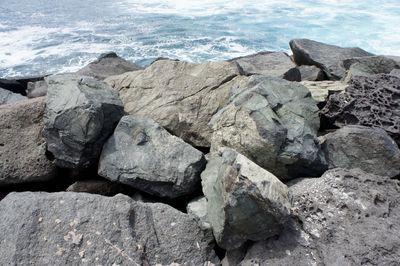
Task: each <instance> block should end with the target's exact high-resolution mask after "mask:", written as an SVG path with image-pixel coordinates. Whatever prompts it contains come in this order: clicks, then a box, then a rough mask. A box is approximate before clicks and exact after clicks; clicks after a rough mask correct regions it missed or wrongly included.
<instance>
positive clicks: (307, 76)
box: [297, 65, 325, 81]
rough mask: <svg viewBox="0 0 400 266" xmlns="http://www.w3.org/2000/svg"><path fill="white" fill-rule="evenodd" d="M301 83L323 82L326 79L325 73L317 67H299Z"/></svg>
mask: <svg viewBox="0 0 400 266" xmlns="http://www.w3.org/2000/svg"><path fill="white" fill-rule="evenodd" d="M297 69H298V70H299V72H300V77H301V81H321V80H324V79H325V74H324V71H322V70H321V69H320V68H318V67H316V66H306V65H303V66H298V67H297Z"/></svg>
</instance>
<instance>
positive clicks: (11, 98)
mask: <svg viewBox="0 0 400 266" xmlns="http://www.w3.org/2000/svg"><path fill="white" fill-rule="evenodd" d="M26 99H28V98H27V97H25V96H22V95H21V94H18V93H13V92H11V91H9V90H5V89H2V88H0V105H1V104H9V103H16V102H19V101H23V100H26Z"/></svg>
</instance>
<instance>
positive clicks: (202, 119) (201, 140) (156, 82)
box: [106, 60, 240, 147]
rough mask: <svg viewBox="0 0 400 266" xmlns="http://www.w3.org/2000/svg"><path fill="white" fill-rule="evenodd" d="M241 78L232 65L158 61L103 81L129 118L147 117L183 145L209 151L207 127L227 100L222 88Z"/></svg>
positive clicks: (227, 92) (227, 93)
mask: <svg viewBox="0 0 400 266" xmlns="http://www.w3.org/2000/svg"><path fill="white" fill-rule="evenodd" d="M239 74H240V70H239V68H238V66H237V65H236V64H235V63H228V62H207V63H204V64H192V63H187V62H181V61H174V60H159V61H156V62H154V63H152V64H151V65H150V66H149V67H147V68H146V69H144V70H142V71H134V72H129V73H126V74H122V75H119V76H114V77H110V78H108V79H106V82H108V83H109V84H111V85H112V86H113V87H114V88H115V89H117V90H118V91H119V95H120V97H121V99H122V102H123V103H124V106H125V111H127V112H128V113H129V114H135V115H140V116H144V117H149V118H151V119H153V120H155V121H156V122H157V123H159V124H160V125H161V126H163V127H165V128H166V129H167V130H168V131H170V132H172V134H174V135H175V136H178V137H180V138H182V139H183V140H184V141H186V142H188V143H190V144H193V145H194V146H199V147H209V146H210V137H211V130H210V129H209V128H208V126H207V124H208V122H209V121H210V119H211V117H212V115H213V114H215V113H216V112H217V111H218V110H219V109H221V108H222V107H223V106H224V105H225V104H226V102H228V100H229V98H230V92H231V87H230V86H223V85H224V84H225V85H226V83H228V82H229V81H230V80H232V79H234V78H235V77H236V76H238V75H239Z"/></svg>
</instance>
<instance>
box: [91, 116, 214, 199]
mask: <svg viewBox="0 0 400 266" xmlns="http://www.w3.org/2000/svg"><path fill="white" fill-rule="evenodd" d="M205 164H206V160H205V158H204V155H203V153H201V152H200V151H198V150H196V149H195V148H193V147H192V146H190V145H189V144H187V143H185V142H184V141H183V140H182V139H180V138H178V137H176V136H173V135H171V134H170V133H169V132H168V131H166V130H165V129H164V128H162V127H161V126H160V125H159V124H157V123H156V122H154V121H153V120H151V119H147V118H140V117H135V116H132V115H128V116H124V117H123V118H122V119H121V121H120V122H119V124H118V126H117V128H116V129H115V132H114V134H113V135H112V136H111V137H110V139H109V140H108V141H107V142H106V143H105V145H104V147H103V151H102V154H101V158H100V162H99V171H98V173H99V175H100V176H103V177H105V178H107V179H110V180H112V181H117V182H121V183H123V184H126V185H130V186H132V187H134V188H136V189H139V190H141V191H144V192H147V193H150V194H153V195H156V196H160V197H168V198H176V197H179V196H183V195H187V194H190V193H191V192H193V191H194V190H196V188H198V187H199V185H200V173H201V171H202V170H203V169H204V167H205Z"/></svg>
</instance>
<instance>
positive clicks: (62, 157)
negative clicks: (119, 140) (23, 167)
mask: <svg viewBox="0 0 400 266" xmlns="http://www.w3.org/2000/svg"><path fill="white" fill-rule="evenodd" d="M46 82H47V84H48V94H47V108H46V113H45V117H44V122H45V128H44V131H43V135H44V138H45V139H46V142H47V148H48V150H49V151H50V152H51V153H52V154H53V155H54V157H55V162H56V164H57V165H58V166H60V167H65V168H85V167H88V166H90V165H92V164H93V163H95V162H97V160H98V157H99V156H100V153H101V149H102V147H103V144H104V142H105V141H106V140H107V138H108V137H109V136H110V135H111V134H112V132H113V130H114V128H115V126H116V125H117V123H118V121H119V120H120V118H121V117H122V116H123V115H124V111H123V106H122V102H121V100H120V99H119V98H118V94H117V93H116V92H115V91H113V90H112V89H111V88H110V87H109V86H108V85H107V84H106V83H104V82H101V81H98V80H96V79H94V78H90V77H79V76H76V75H73V74H61V75H54V76H49V77H46Z"/></svg>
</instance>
